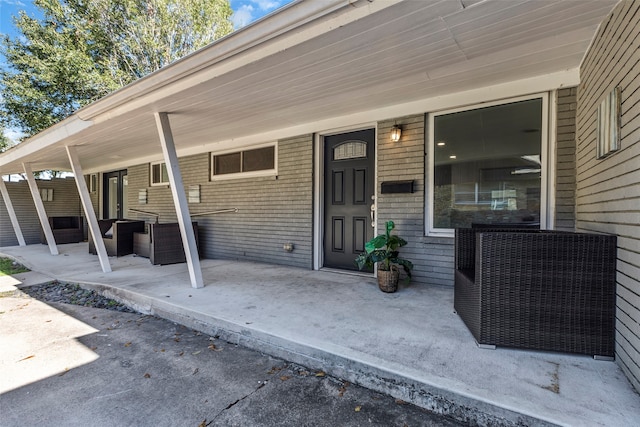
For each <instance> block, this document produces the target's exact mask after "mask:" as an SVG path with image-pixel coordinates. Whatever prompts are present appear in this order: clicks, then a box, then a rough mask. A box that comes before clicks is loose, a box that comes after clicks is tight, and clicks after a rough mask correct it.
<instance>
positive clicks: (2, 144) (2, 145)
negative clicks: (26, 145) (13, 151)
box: [0, 126, 11, 153]
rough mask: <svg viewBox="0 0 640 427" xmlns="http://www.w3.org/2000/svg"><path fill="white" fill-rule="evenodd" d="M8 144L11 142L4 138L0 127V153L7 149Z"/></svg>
mask: <svg viewBox="0 0 640 427" xmlns="http://www.w3.org/2000/svg"><path fill="white" fill-rule="evenodd" d="M10 143H11V141H9V138H7V137H6V136H4V129H3V128H2V126H0V153H2V152H3V151H5V150H6V149H7V148H9V144H10Z"/></svg>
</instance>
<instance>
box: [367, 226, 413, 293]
mask: <svg viewBox="0 0 640 427" xmlns="http://www.w3.org/2000/svg"><path fill="white" fill-rule="evenodd" d="M394 228H395V224H394V223H393V221H387V222H386V224H385V230H386V231H385V234H380V235H379V236H376V237H374V238H373V239H371V240H369V241H368V242H367V243H365V245H364V249H365V252H363V253H361V254H360V255H358V257H357V258H356V260H355V262H356V264H357V265H358V268H359V269H360V270H362V269H363V268H364V267H373V265H374V264H375V263H378V286H379V287H380V290H381V291H383V292H395V291H396V290H397V289H398V278H399V277H400V272H399V271H398V265H401V266H402V267H403V268H404V271H405V273H406V274H407V281H409V280H411V269H412V268H413V264H412V263H411V261H409V260H406V259H404V258H400V257H399V256H398V248H400V247H402V246H404V245H406V244H407V241H406V240H404V239H403V238H401V237H399V236H397V235H395V234H391V231H392V230H393V229H394Z"/></svg>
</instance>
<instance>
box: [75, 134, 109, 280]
mask: <svg viewBox="0 0 640 427" xmlns="http://www.w3.org/2000/svg"><path fill="white" fill-rule="evenodd" d="M67 155H68V156H69V163H70V164H71V170H73V174H74V175H75V180H76V186H77V187H78V194H79V195H80V202H81V203H82V209H83V210H84V215H85V217H86V218H87V224H89V232H90V233H91V237H92V238H93V243H94V244H95V246H96V253H97V254H98V259H99V260H100V266H101V267H102V271H103V272H104V273H109V272H110V271H111V264H110V263H109V256H108V255H107V249H106V248H105V246H104V240H103V239H102V233H101V232H100V226H99V225H98V218H97V217H96V213H95V211H94V210H93V206H92V205H91V197H90V196H89V189H88V188H87V183H86V182H84V175H83V174H82V166H81V165H80V160H79V159H78V153H77V151H76V147H71V146H68V145H67Z"/></svg>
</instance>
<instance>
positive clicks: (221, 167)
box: [211, 143, 278, 180]
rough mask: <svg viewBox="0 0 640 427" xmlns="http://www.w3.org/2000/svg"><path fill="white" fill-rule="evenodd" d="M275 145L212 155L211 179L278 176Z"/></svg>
mask: <svg viewBox="0 0 640 427" xmlns="http://www.w3.org/2000/svg"><path fill="white" fill-rule="evenodd" d="M277 151H278V150H277V146H276V144H275V143H272V144H269V145H263V146H260V147H252V148H250V149H245V150H236V151H230V152H229V151H227V152H221V153H212V154H211V178H212V179H214V180H215V179H229V178H236V177H237V178H240V177H243V178H244V177H251V176H266V175H276V174H277V156H278V155H277Z"/></svg>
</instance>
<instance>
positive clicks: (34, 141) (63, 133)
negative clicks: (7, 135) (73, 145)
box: [0, 114, 93, 174]
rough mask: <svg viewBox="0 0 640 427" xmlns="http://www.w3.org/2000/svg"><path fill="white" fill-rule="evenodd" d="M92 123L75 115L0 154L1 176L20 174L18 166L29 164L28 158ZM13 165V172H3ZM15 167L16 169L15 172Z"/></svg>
mask: <svg viewBox="0 0 640 427" xmlns="http://www.w3.org/2000/svg"><path fill="white" fill-rule="evenodd" d="M92 124H93V123H92V122H90V121H85V120H82V119H80V118H79V117H78V116H76V115H75V114H74V115H72V116H70V117H68V118H66V119H65V120H63V121H62V122H60V123H58V124H57V125H53V126H52V127H50V128H49V129H47V130H45V131H43V132H41V133H39V134H37V135H35V136H33V137H31V138H29V139H28V140H26V141H23V142H21V143H20V144H18V145H16V146H15V147H13V148H11V149H9V150H8V151H5V152H4V153H0V171H2V173H3V174H8V173H22V170H21V169H20V167H21V166H20V165H21V163H22V162H26V163H28V162H29V156H30V155H32V154H34V153H37V152H39V151H41V150H44V149H46V148H49V147H52V146H55V145H56V144H59V143H60V142H61V141H64V140H65V139H66V138H68V137H70V136H73V135H75V134H77V133H78V132H81V131H83V130H85V129H87V128H89V127H91V126H92ZM11 163H13V164H14V165H15V166H14V170H5V169H4V168H3V166H6V165H8V164H11ZM15 167H17V168H18V169H17V170H16V169H15Z"/></svg>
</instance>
